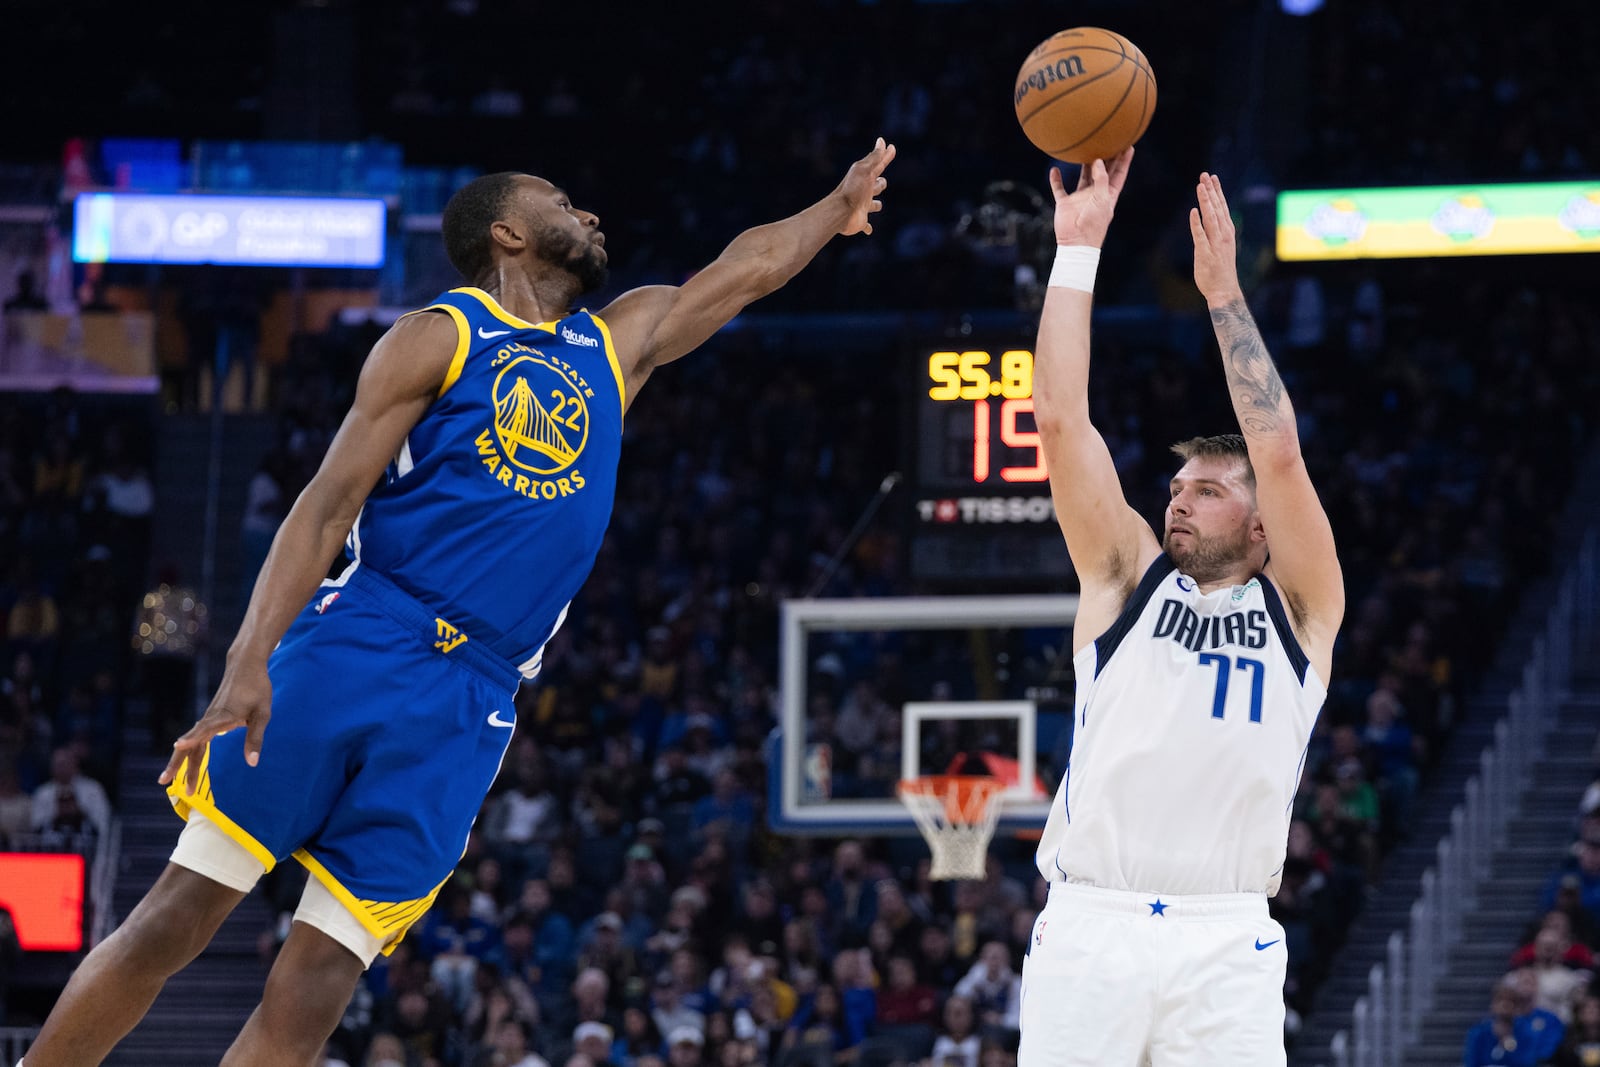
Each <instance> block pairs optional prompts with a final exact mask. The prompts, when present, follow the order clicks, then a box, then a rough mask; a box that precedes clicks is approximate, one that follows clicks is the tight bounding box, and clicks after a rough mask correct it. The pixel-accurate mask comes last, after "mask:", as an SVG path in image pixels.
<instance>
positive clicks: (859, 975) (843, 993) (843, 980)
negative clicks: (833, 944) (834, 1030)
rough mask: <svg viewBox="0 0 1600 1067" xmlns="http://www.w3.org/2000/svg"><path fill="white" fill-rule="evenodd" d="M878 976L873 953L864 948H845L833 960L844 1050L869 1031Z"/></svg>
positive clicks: (873, 1016)
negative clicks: (874, 971)
mask: <svg viewBox="0 0 1600 1067" xmlns="http://www.w3.org/2000/svg"><path fill="white" fill-rule="evenodd" d="M877 985H878V976H877V975H876V974H874V973H873V970H872V954H871V953H870V952H869V951H868V950H867V949H864V948H857V949H844V950H841V951H840V952H838V953H837V954H836V955H835V956H834V957H833V988H834V989H835V990H836V991H837V992H838V994H839V1014H840V1017H841V1021H842V1024H843V1030H844V1037H845V1044H844V1047H845V1048H847V1049H853V1048H855V1047H856V1046H857V1045H859V1044H861V1042H862V1041H863V1040H865V1039H866V1037H867V1035H868V1034H869V1033H871V1032H872V1024H873V1021H874V1020H875V1019H876V1018H877V1014H878V994H877V992H876V990H877Z"/></svg>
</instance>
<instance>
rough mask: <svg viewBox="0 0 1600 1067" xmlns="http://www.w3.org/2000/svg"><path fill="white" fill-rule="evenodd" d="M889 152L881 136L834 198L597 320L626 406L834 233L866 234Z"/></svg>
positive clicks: (616, 304) (745, 238) (621, 301)
mask: <svg viewBox="0 0 1600 1067" xmlns="http://www.w3.org/2000/svg"><path fill="white" fill-rule="evenodd" d="M893 159H894V145H892V144H885V143H884V140H883V138H882V137H880V138H878V143H877V145H875V146H874V147H873V149H872V151H871V152H868V153H867V154H866V156H865V157H863V158H862V159H859V160H857V161H856V162H855V163H854V164H852V165H851V167H850V169H849V170H848V171H846V172H845V176H844V180H843V181H841V182H840V183H839V185H838V188H836V189H834V190H833V192H831V193H829V194H828V195H827V196H825V197H823V198H822V199H821V200H819V201H817V202H816V203H815V204H812V205H811V206H810V207H808V208H806V209H805V210H804V211H802V212H800V213H799V214H797V215H791V216H789V217H788V218H786V219H783V220H781V221H779V222H769V223H767V224H766V225H764V226H756V227H754V228H752V229H749V230H746V231H745V232H744V233H741V234H740V235H739V236H738V237H735V238H734V239H733V242H732V243H731V244H729V245H728V247H727V248H725V249H723V250H722V254H721V255H720V256H718V257H717V258H716V259H715V260H713V261H712V262H711V264H710V265H709V266H707V267H706V268H705V269H704V270H702V271H700V272H699V273H698V274H696V275H695V276H694V277H692V278H690V279H689V280H688V281H686V282H684V283H683V284H682V285H647V286H643V287H641V288H639V289H633V290H631V291H629V292H626V293H623V294H622V295H621V296H619V297H618V298H617V299H616V300H614V301H612V303H611V304H610V305H609V306H608V307H607V308H606V309H605V310H604V311H602V312H600V315H601V317H602V318H604V319H605V320H606V324H607V325H608V326H609V327H610V329H611V336H612V339H613V340H614V341H615V342H616V348H617V354H618V359H619V360H620V361H621V363H622V372H623V376H624V378H625V379H626V381H627V394H628V398H629V400H630V401H631V400H632V399H633V397H634V396H635V395H636V394H637V392H638V389H639V386H641V385H643V384H644V381H645V379H646V378H648V377H649V376H650V372H651V371H653V370H655V368H657V367H659V366H661V365H662V364H663V363H671V362H672V361H673V360H675V359H678V358H679V357H680V356H685V355H688V354H689V353H690V352H692V351H694V350H695V349H696V348H698V347H700V345H701V344H703V343H705V341H706V339H707V338H709V337H710V336H711V335H712V334H714V333H716V332H717V331H718V330H720V329H722V327H724V326H726V325H727V324H728V322H729V321H731V320H732V319H733V317H734V316H735V315H737V314H738V313H739V312H740V311H743V310H744V308H745V307H746V306H747V305H749V304H751V303H753V302H754V301H756V300H759V299H760V298H761V297H763V296H766V295H767V294H769V293H772V292H775V291H777V290H778V289H780V288H782V287H783V285H784V284H785V283H787V282H788V281H789V279H790V278H793V277H794V276H795V275H796V274H798V273H800V269H801V268H802V267H804V266H805V265H806V264H807V263H810V262H811V260H812V258H813V257H814V256H816V254H817V253H818V252H819V251H821V249H822V246H823V245H825V244H827V243H828V241H829V240H830V239H832V238H833V236H834V235H835V234H839V235H842V236H849V235H850V234H853V233H866V234H870V233H872V222H871V219H870V216H871V215H872V214H873V213H874V212H876V211H879V210H881V209H882V207H883V204H882V202H881V201H879V200H878V199H877V198H878V197H879V196H880V195H881V194H882V193H883V191H884V190H885V189H886V188H888V185H889V181H888V179H887V178H885V177H883V170H884V168H885V167H887V166H888V165H889V162H890V161H891V160H893Z"/></svg>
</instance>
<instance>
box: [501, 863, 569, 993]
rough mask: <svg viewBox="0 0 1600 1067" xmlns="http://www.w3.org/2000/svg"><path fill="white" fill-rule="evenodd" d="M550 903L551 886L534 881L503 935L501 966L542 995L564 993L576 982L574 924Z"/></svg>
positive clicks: (524, 894)
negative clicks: (573, 961)
mask: <svg viewBox="0 0 1600 1067" xmlns="http://www.w3.org/2000/svg"><path fill="white" fill-rule="evenodd" d="M550 903H551V902H550V887H549V885H547V884H546V883H545V882H544V881H542V880H540V879H537V878H534V879H530V880H529V881H527V882H526V883H524V885H523V887H522V897H521V899H520V900H519V901H518V905H519V906H518V910H517V912H516V913H515V914H513V915H512V917H511V918H510V919H508V920H507V921H506V926H505V929H504V931H503V932H502V935H501V936H502V941H503V943H502V946H501V953H502V955H501V959H500V963H501V966H502V967H503V968H504V969H505V970H506V971H507V973H509V974H511V975H513V976H515V977H517V978H519V979H521V980H522V981H523V982H525V983H527V985H528V988H529V989H531V990H533V991H535V992H540V993H555V992H557V991H559V990H563V989H565V988H566V986H567V983H568V982H569V981H571V979H572V955H573V937H572V924H571V923H570V922H569V921H568V920H567V917H566V916H565V915H563V914H561V913H560V912H558V911H554V910H552V909H551V906H550Z"/></svg>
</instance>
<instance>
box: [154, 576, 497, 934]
mask: <svg viewBox="0 0 1600 1067" xmlns="http://www.w3.org/2000/svg"><path fill="white" fill-rule="evenodd" d="M267 672H268V676H269V677H270V679H271V681H272V719H271V720H270V721H269V722H268V724H267V730H266V734H265V736H264V738H263V740H262V745H261V758H260V761H259V763H258V764H257V765H256V766H254V767H251V766H249V765H248V764H246V763H245V761H244V738H245V731H244V730H242V729H240V730H232V731H229V732H228V733H226V734H222V735H221V736H219V737H216V738H214V739H212V741H211V744H210V745H209V746H208V749H207V751H206V753H205V755H204V756H203V757H202V760H203V763H202V767H201V776H200V784H199V788H198V789H197V790H196V791H195V793H194V794H193V795H190V796H185V795H184V791H183V780H184V775H183V772H182V771H181V770H180V771H179V773H178V775H177V777H176V778H175V779H174V781H173V783H172V784H171V785H170V786H168V787H167V793H168V795H169V796H170V797H171V799H172V804H173V807H174V808H176V809H177V811H178V814H179V815H181V816H183V817H184V818H185V819H187V818H188V816H189V812H190V811H199V812H201V813H203V814H204V815H205V816H206V817H207V818H208V819H210V820H211V821H212V822H214V823H216V824H217V826H218V827H220V828H221V829H222V831H223V832H224V833H226V834H227V835H228V836H229V837H231V838H233V839H234V840H235V841H237V842H239V843H240V844H241V845H243V846H244V847H245V848H246V849H247V850H248V851H249V852H250V853H251V854H252V855H253V856H255V857H256V858H257V859H258V860H260V861H261V862H262V863H263V864H264V865H265V866H266V868H267V869H268V870H271V869H272V867H273V866H274V865H276V864H277V863H278V862H279V861H281V860H283V859H286V858H288V857H290V856H292V857H294V858H295V859H296V860H298V861H299V862H300V863H301V864H302V865H304V866H305V867H306V869H307V870H309V871H310V872H311V874H312V875H313V876H314V877H316V878H317V879H318V880H320V881H321V882H322V883H323V884H324V885H325V886H327V888H328V889H329V891H330V892H332V893H333V895H334V896H335V897H336V898H337V899H338V900H339V901H340V902H341V903H343V904H344V905H345V907H347V908H349V909H350V911H351V912H352V913H354V915H355V916H356V918H357V919H359V920H360V921H361V923H362V925H363V926H364V927H366V929H367V930H368V931H369V932H370V933H372V934H373V935H374V936H375V937H376V938H378V939H379V940H381V941H385V942H386V943H387V947H386V949H385V951H389V950H390V949H392V948H393V947H394V945H395V944H397V943H398V942H399V940H400V938H401V937H402V936H403V935H404V933H405V931H406V929H407V928H408V927H409V926H411V925H412V924H413V923H415V922H416V921H417V920H418V919H420V918H421V917H422V915H423V914H424V913H425V912H426V911H427V910H428V907H429V905H430V904H432V903H433V899H434V897H435V896H436V895H437V894H438V892H439V888H440V887H441V886H442V885H443V884H444V882H445V881H446V880H447V879H448V878H449V877H450V873H451V871H453V870H454V869H455V865H456V863H457V862H458V861H459V860H460V859H461V855H462V853H463V852H464V851H465V850H466V845H467V834H468V832H469V831H470V830H471V829H472V823H473V820H474V819H475V818H476V817H477V814H478V809H479V808H480V807H481V806H482V804H483V799H484V797H485V796H486V795H487V793H488V791H489V786H490V784H491V783H493V781H494V778H495V775H496V774H497V773H498V772H499V769H500V761H501V760H502V759H503V758H504V756H505V752H506V748H507V746H508V745H509V744H510V742H511V735H512V731H513V727H514V725H515V718H516V710H515V707H514V705H513V698H514V696H515V694H516V691H517V686H518V685H519V684H520V682H521V678H520V676H519V675H518V674H517V671H516V669H515V668H514V667H513V666H511V664H509V663H507V662H506V661H505V660H503V659H501V658H500V657H498V656H496V655H495V654H493V653H491V652H489V651H488V650H487V649H486V648H484V647H483V646H481V645H479V644H475V643H474V642H473V641H472V638H471V635H469V634H466V633H463V632H462V631H461V630H459V629H457V628H456V627H455V626H453V625H452V624H450V623H449V622H447V621H445V620H444V619H441V618H439V617H438V616H437V615H435V614H434V613H433V612H432V611H430V610H428V609H427V608H425V607H423V605H422V604H420V603H419V602H417V601H416V600H415V599H414V598H412V597H411V596H410V595H408V594H407V593H405V592H404V591H403V590H401V589H399V588H398V587H396V586H395V585H394V584H393V583H392V582H390V581H389V580H388V579H387V578H385V577H383V576H382V575H380V574H378V573H376V572H374V571H372V570H371V569H370V568H367V567H365V566H362V565H359V564H358V565H356V566H354V567H353V568H352V569H351V570H350V571H349V572H347V573H346V574H345V575H344V576H343V577H341V578H340V579H339V581H338V582H327V583H324V584H323V586H322V588H320V589H319V590H318V591H317V593H316V595H315V596H314V597H313V598H312V600H311V602H310V603H309V604H307V605H306V607H305V609H304V610H303V611H301V613H300V614H299V616H298V617H297V618H296V619H295V621H294V622H293V623H292V624H291V625H290V627H289V630H288V632H287V633H285V634H284V636H283V640H282V641H281V642H280V643H279V645H278V647H277V649H276V650H274V651H273V653H272V657H271V659H270V660H269V661H268V666H267Z"/></svg>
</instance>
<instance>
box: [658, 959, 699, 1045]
mask: <svg viewBox="0 0 1600 1067" xmlns="http://www.w3.org/2000/svg"><path fill="white" fill-rule="evenodd" d="M650 1018H651V1020H652V1021H653V1022H654V1023H655V1027H656V1030H657V1031H658V1032H659V1033H663V1034H672V1033H676V1032H678V1031H679V1030H681V1029H683V1028H684V1027H686V1026H687V1027H691V1028H693V1029H695V1030H699V1031H704V1030H705V1028H706V1016H705V1013H704V1012H702V1011H697V1010H696V1009H694V1008H692V1007H690V1006H689V1005H688V1004H686V1003H684V1000H683V995H682V992H681V991H680V990H679V989H678V983H677V982H676V981H674V980H673V977H672V975H671V974H669V973H666V972H663V973H662V974H660V975H657V976H656V982H655V989H654V990H653V991H652V992H651V995H650Z"/></svg>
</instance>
